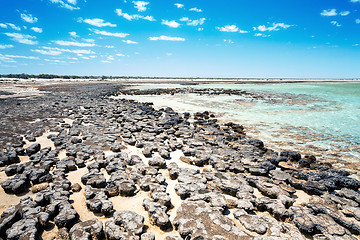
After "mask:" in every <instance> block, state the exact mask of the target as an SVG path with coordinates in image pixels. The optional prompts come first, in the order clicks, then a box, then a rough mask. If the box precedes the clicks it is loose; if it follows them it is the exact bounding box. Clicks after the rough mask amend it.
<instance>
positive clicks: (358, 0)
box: [350, 0, 360, 3]
mask: <svg viewBox="0 0 360 240" xmlns="http://www.w3.org/2000/svg"><path fill="white" fill-rule="evenodd" d="M350 2H353V3H356V2H360V0H350Z"/></svg>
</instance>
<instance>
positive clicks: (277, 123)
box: [126, 82, 360, 164]
mask: <svg viewBox="0 0 360 240" xmlns="http://www.w3.org/2000/svg"><path fill="white" fill-rule="evenodd" d="M180 87H184V86H181V85H174V84H168V85H146V86H136V87H134V88H137V89H153V88H180ZM186 87H189V86H186ZM191 87H193V88H200V89H204V88H221V89H232V90H246V91H248V92H252V93H254V95H246V94H244V95H201V96H200V95H197V94H180V95H176V94H175V95H156V96H126V98H131V99H135V100H138V101H141V102H153V103H154V105H155V107H159V108H160V107H165V106H170V107H172V108H174V109H175V110H177V111H180V112H184V111H189V112H196V111H205V110H210V111H212V112H214V113H217V114H218V116H221V117H220V118H221V119H223V120H232V121H236V122H239V123H241V124H243V125H244V126H245V127H246V128H247V132H248V133H249V134H250V135H252V136H255V137H258V138H260V139H262V140H264V142H265V143H266V144H267V146H270V147H271V148H274V149H277V150H278V149H295V150H298V151H300V152H302V153H315V155H317V157H318V158H322V159H323V160H326V161H334V162H338V161H339V159H340V158H341V159H342V160H346V161H347V163H351V162H354V161H355V162H356V161H359V160H360V127H359V126H360V111H359V109H360V83H359V82H350V83H287V84H286V83H284V84H201V85H196V86H191ZM254 96H255V97H254ZM220 114H221V115H220ZM345 164H346V163H345Z"/></svg>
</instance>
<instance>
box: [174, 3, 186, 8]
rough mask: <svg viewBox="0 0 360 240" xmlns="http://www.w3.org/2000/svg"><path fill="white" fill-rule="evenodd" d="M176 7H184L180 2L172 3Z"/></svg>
mask: <svg viewBox="0 0 360 240" xmlns="http://www.w3.org/2000/svg"><path fill="white" fill-rule="evenodd" d="M174 5H175V6H176V7H177V8H183V7H184V4H181V3H175V4H174Z"/></svg>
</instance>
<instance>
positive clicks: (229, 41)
mask: <svg viewBox="0 0 360 240" xmlns="http://www.w3.org/2000/svg"><path fill="white" fill-rule="evenodd" d="M224 42H225V43H228V44H233V43H234V42H233V41H232V40H231V39H224Z"/></svg>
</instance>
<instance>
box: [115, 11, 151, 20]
mask: <svg viewBox="0 0 360 240" xmlns="http://www.w3.org/2000/svg"><path fill="white" fill-rule="evenodd" d="M115 12H116V14H117V15H118V16H120V17H123V18H125V19H127V20H129V21H131V20H139V19H144V20H148V21H151V22H152V21H155V19H154V17H152V16H142V15H138V14H134V15H130V14H128V13H124V12H123V11H122V10H121V9H116V10H115Z"/></svg>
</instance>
